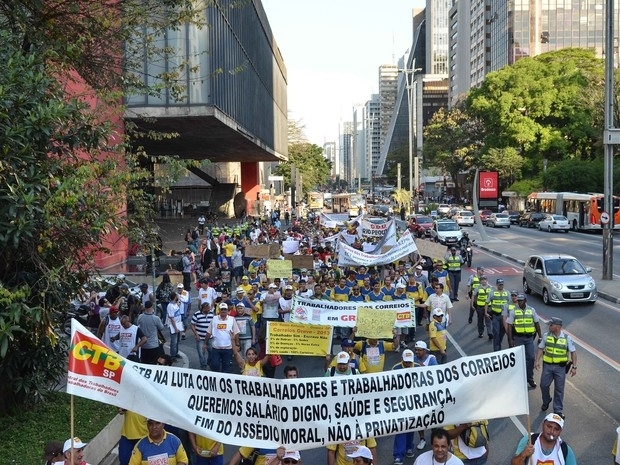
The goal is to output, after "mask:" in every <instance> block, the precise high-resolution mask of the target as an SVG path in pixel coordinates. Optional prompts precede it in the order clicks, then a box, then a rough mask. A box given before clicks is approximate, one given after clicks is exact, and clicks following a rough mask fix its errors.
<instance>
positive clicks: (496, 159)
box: [479, 147, 525, 192]
mask: <svg viewBox="0 0 620 465" xmlns="http://www.w3.org/2000/svg"><path fill="white" fill-rule="evenodd" d="M524 162H525V160H524V159H523V157H522V156H521V154H520V153H519V151H518V150H517V149H515V148H513V147H506V148H504V149H496V148H491V149H489V151H488V152H487V153H485V154H483V155H482V156H481V157H480V163H479V167H480V168H481V169H484V170H488V171H497V173H498V176H499V182H500V192H501V191H502V190H504V189H506V188H507V187H508V186H510V185H512V184H513V183H514V182H516V181H518V180H519V179H521V168H522V167H523V164H524Z"/></svg>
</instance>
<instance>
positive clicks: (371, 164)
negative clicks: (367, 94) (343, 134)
mask: <svg viewBox="0 0 620 465" xmlns="http://www.w3.org/2000/svg"><path fill="white" fill-rule="evenodd" d="M380 115H381V103H380V101H379V95H378V94H373V95H372V97H371V99H370V100H368V101H367V102H366V105H364V143H365V148H366V151H365V153H366V177H367V178H368V179H374V177H375V176H377V175H380V174H381V173H379V172H378V171H377V168H378V165H379V156H380V154H381V143H380V141H381V119H380Z"/></svg>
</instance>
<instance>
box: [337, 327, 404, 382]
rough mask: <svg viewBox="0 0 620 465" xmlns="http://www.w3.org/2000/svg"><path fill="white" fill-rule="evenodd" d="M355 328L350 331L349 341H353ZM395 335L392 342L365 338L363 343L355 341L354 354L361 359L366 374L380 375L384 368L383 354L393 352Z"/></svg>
mask: <svg viewBox="0 0 620 465" xmlns="http://www.w3.org/2000/svg"><path fill="white" fill-rule="evenodd" d="M356 332H357V326H355V327H353V329H352V330H351V335H350V336H349V339H351V340H355V333H356ZM395 339H396V335H394V339H392V342H384V341H381V340H378V339H374V338H367V339H366V340H365V341H357V342H356V343H355V348H354V350H355V352H357V353H359V354H360V356H361V359H362V360H363V362H364V364H365V365H366V373H380V372H382V371H383V367H384V366H385V352H386V351H387V352H393V351H394V349H395V348H396V347H397V345H396V344H395V343H394V340H395Z"/></svg>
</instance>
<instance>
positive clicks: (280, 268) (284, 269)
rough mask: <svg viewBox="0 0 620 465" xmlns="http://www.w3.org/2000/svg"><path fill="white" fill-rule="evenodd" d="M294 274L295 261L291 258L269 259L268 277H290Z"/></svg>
mask: <svg viewBox="0 0 620 465" xmlns="http://www.w3.org/2000/svg"><path fill="white" fill-rule="evenodd" d="M292 276H293V262H291V261H290V260H267V277H268V278H270V279H273V278H290V277H292Z"/></svg>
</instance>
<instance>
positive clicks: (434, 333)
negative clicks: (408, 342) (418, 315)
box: [428, 321, 448, 350]
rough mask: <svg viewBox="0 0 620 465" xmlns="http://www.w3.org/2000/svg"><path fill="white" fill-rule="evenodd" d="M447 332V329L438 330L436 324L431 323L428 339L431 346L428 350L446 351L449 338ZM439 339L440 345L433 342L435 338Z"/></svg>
mask: <svg viewBox="0 0 620 465" xmlns="http://www.w3.org/2000/svg"><path fill="white" fill-rule="evenodd" d="M447 333H448V332H447V331H446V330H445V329H443V330H438V329H437V327H436V326H435V322H434V321H431V322H430V323H429V325H428V339H429V346H428V348H429V349H430V350H446V347H447V346H448V336H447ZM435 337H436V338H437V341H438V344H439V345H437V344H435V342H434V341H433V338H435Z"/></svg>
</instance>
